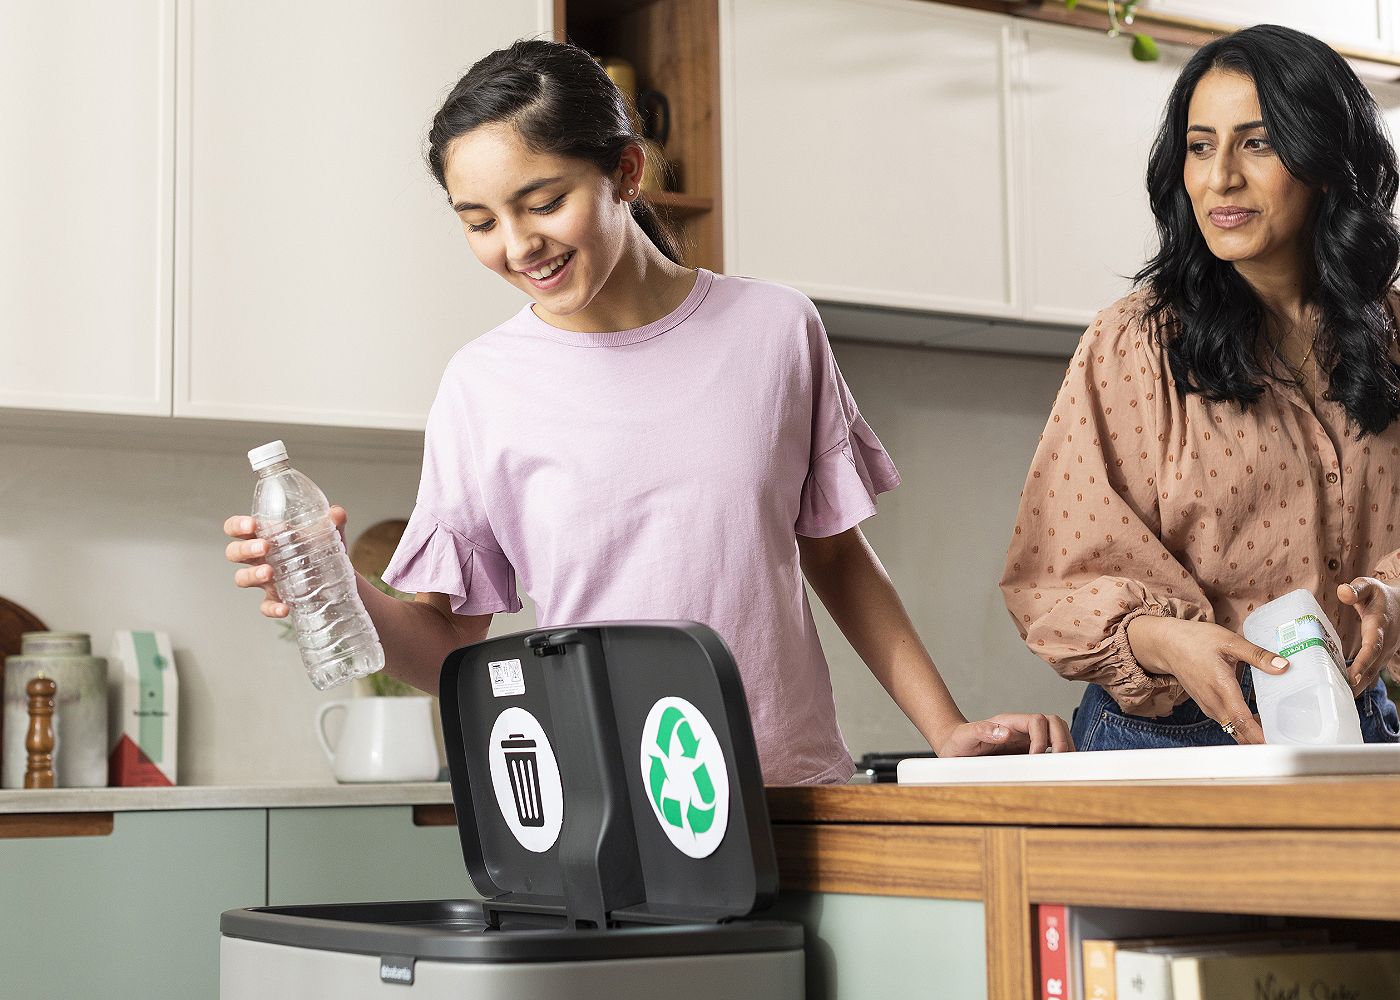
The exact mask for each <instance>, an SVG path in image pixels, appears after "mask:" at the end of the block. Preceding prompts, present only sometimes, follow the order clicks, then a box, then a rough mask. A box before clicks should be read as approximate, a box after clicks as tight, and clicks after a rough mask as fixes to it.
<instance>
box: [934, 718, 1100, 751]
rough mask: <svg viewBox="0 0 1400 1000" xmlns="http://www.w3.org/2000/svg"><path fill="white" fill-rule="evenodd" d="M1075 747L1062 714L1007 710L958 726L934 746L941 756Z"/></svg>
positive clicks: (1061, 749)
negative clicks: (1061, 716) (988, 717)
mask: <svg viewBox="0 0 1400 1000" xmlns="http://www.w3.org/2000/svg"><path fill="white" fill-rule="evenodd" d="M1073 749H1074V740H1073V739H1071V738H1070V735H1069V726H1067V725H1065V720H1064V719H1062V718H1060V717H1059V716H1058V715H1040V714H1037V713H1034V712H1029V713H1025V712H1003V713H1002V714H1001V715H994V716H992V717H991V718H990V719H983V720H981V721H979V722H964V723H963V724H962V725H960V726H956V727H954V728H953V730H952V731H951V732H950V733H949V734H948V735H947V736H946V737H944V739H943V743H942V745H941V746H937V747H934V750H935V751H936V752H937V753H938V756H940V757H983V756H986V755H988V754H1000V753H1065V752H1066V751H1069V750H1073Z"/></svg>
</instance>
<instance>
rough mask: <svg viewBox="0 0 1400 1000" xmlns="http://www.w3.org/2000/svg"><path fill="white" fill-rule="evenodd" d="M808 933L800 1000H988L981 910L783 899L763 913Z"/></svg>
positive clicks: (944, 903) (825, 896)
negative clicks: (870, 999)
mask: <svg viewBox="0 0 1400 1000" xmlns="http://www.w3.org/2000/svg"><path fill="white" fill-rule="evenodd" d="M764 916H765V917H772V918H774V919H777V920H796V921H798V922H799V923H801V924H802V925H803V926H804V927H805V928H806V930H807V1000H836V998H840V1000H846V998H849V997H899V998H901V1000H915V998H918V997H927V998H929V1000H934V998H948V997H957V998H958V1000H978V998H982V997H985V996H986V995H987V944H986V936H985V922H984V917H983V910H982V904H981V903H971V902H964V901H961V900H947V899H906V898H903V897H898V896H848V895H840V894H837V893H812V892H784V893H781V894H780V895H779V897H778V903H777V906H775V907H774V908H773V909H772V910H770V911H768V912H767V913H765V914H764Z"/></svg>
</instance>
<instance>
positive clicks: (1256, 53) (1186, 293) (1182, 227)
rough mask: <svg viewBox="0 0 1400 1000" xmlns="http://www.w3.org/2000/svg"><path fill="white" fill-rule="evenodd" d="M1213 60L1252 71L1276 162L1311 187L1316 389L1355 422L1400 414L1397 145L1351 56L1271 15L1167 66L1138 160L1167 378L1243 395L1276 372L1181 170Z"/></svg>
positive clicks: (1251, 306)
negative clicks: (1157, 118)
mask: <svg viewBox="0 0 1400 1000" xmlns="http://www.w3.org/2000/svg"><path fill="white" fill-rule="evenodd" d="M1212 69H1219V70H1227V71H1230V72H1234V73H1241V74H1244V75H1245V76H1248V77H1249V78H1250V79H1251V80H1253V81H1254V87H1255V90H1256V91H1257V92H1258V95H1259V107H1260V110H1261V111H1262V113H1263V121H1264V126H1265V128H1266V129H1267V130H1268V133H1269V140H1270V142H1271V143H1272V144H1273V146H1274V149H1275V150H1276V151H1277V152H1278V156H1279V158H1280V159H1281V160H1282V161H1283V165H1284V167H1285V168H1287V170H1288V172H1289V173H1291V174H1292V175H1293V176H1294V177H1297V178H1298V179H1299V180H1301V181H1302V182H1303V183H1305V184H1307V185H1308V186H1309V187H1312V188H1313V189H1314V190H1315V191H1316V201H1315V203H1314V206H1313V209H1312V213H1311V215H1310V218H1309V221H1308V230H1307V232H1306V233H1305V236H1304V238H1305V240H1307V245H1308V246H1309V248H1310V250H1311V253H1310V255H1309V268H1310V273H1309V274H1308V275H1307V279H1308V282H1309V292H1308V299H1309V302H1310V303H1311V304H1312V305H1313V307H1314V308H1315V309H1316V310H1317V312H1318V314H1319V316H1320V326H1319V330H1318V340H1317V344H1316V347H1315V348H1314V350H1315V351H1316V354H1317V358H1318V362H1319V364H1320V366H1321V368H1322V371H1324V372H1325V373H1327V376H1328V388H1327V392H1326V398H1328V399H1332V400H1336V401H1337V402H1340V403H1341V404H1342V405H1343V406H1344V407H1345V408H1346V411H1347V415H1348V416H1349V417H1350V419H1351V421H1353V422H1354V423H1355V424H1356V425H1357V427H1358V428H1359V429H1360V430H1361V432H1362V433H1363V434H1375V433H1379V432H1380V431H1383V430H1385V429H1386V428H1387V427H1388V426H1390V424H1391V422H1392V421H1394V420H1395V418H1396V416H1397V415H1400V371H1397V366H1396V365H1395V364H1394V363H1393V362H1392V361H1391V360H1390V356H1389V347H1390V343H1391V339H1392V337H1393V336H1394V327H1393V323H1392V320H1391V317H1390V314H1389V311H1388V309H1387V302H1386V299H1387V296H1388V294H1389V291H1390V286H1391V285H1392V283H1393V282H1394V281H1395V279H1396V274H1397V264H1398V263H1400V233H1398V232H1397V229H1396V224H1395V221H1394V219H1393V218H1392V217H1391V205H1392V203H1393V202H1394V200H1395V194H1396V186H1397V176H1398V175H1397V168H1396V158H1395V150H1394V149H1393V148H1392V147H1391V144H1390V140H1389V138H1388V136H1387V134H1386V131H1385V127H1384V126H1383V125H1382V123H1381V118H1380V114H1379V112H1378V111H1377V109H1376V102H1375V101H1374V100H1373V99H1372V97H1371V95H1370V93H1369V92H1368V91H1367V90H1366V88H1365V87H1364V86H1363V85H1362V83H1361V81H1360V80H1358V79H1357V78H1356V74H1355V73H1353V72H1352V70H1351V67H1350V66H1348V65H1347V64H1346V62H1345V61H1344V60H1343V59H1342V58H1341V57H1340V56H1339V55H1337V53H1336V52H1334V51H1332V49H1330V48H1329V47H1328V46H1327V45H1325V44H1324V43H1322V42H1320V41H1318V40H1317V39H1316V38H1313V37H1311V36H1310V35H1305V34H1303V33H1302V32H1299V31H1293V30H1292V29H1289V28H1282V27H1279V26H1277V25H1273V24H1261V25H1258V26H1256V27H1252V28H1245V29H1244V30H1243V31H1237V32H1235V33H1234V34H1231V35H1226V36H1225V37H1223V38H1218V39H1216V40H1215V41H1212V42H1210V43H1209V44H1207V45H1205V46H1203V47H1202V48H1201V49H1200V50H1199V51H1197V52H1196V54H1195V55H1194V56H1192V57H1191V60H1190V61H1189V62H1188V63H1187V64H1186V66H1185V67H1184V68H1183V69H1182V71H1181V75H1180V76H1179V77H1178V78H1177V81H1176V85H1175V86H1174V87H1173V88H1172V91H1171V96H1170V97H1168V98H1167V106H1166V111H1165V113H1164V114H1163V117H1162V124H1161V129H1160V131H1159V132H1158V134H1157V139H1156V142H1155V143H1154V145H1153V147H1152V155H1151V157H1150V159H1149V161H1148V166H1147V192H1148V196H1149V198H1150V200H1151V204H1152V213H1153V215H1155V216H1156V218H1157V233H1158V237H1159V241H1160V249H1159V250H1158V252H1157V254H1156V256H1154V257H1153V258H1152V259H1151V260H1150V261H1148V263H1147V266H1146V267H1144V268H1143V269H1142V271H1141V272H1139V273H1138V274H1137V276H1136V280H1137V281H1138V282H1139V283H1145V284H1146V286H1147V288H1148V291H1149V295H1148V308H1147V317H1146V318H1147V320H1148V324H1149V328H1150V329H1151V330H1152V331H1153V333H1154V336H1156V337H1157V338H1158V340H1159V342H1160V343H1162V344H1163V345H1164V346H1165V348H1166V351H1167V356H1168V359H1169V361H1170V363H1171V369H1172V374H1173V376H1175V378H1176V380H1177V383H1178V384H1179V385H1181V386H1183V387H1184V388H1185V389H1186V391H1188V392H1198V393H1200V394H1201V395H1203V396H1204V397H1205V398H1207V399H1213V400H1232V401H1234V402H1236V403H1239V404H1240V406H1241V407H1243V408H1245V409H1248V408H1249V407H1250V406H1251V405H1252V404H1253V403H1254V402H1255V401H1257V400H1258V399H1259V397H1260V395H1261V394H1262V393H1263V392H1264V387H1265V381H1266V379H1267V378H1268V377H1270V376H1271V375H1272V374H1274V373H1275V372H1276V368H1275V367H1274V366H1272V365H1270V364H1268V363H1267V362H1265V361H1263V360H1262V355H1263V354H1264V353H1265V352H1263V351H1261V350H1260V347H1261V341H1260V340H1259V339H1258V338H1259V337H1261V336H1267V334H1266V333H1265V330H1264V328H1265V320H1266V319H1267V317H1266V314H1265V307H1264V305H1263V303H1262V302H1261V301H1260V300H1259V298H1258V296H1257V295H1255V293H1254V291H1253V290H1252V289H1251V288H1250V286H1249V284H1248V283H1247V282H1246V281H1245V280H1244V279H1243V278H1242V277H1241V276H1240V275H1239V273H1238V272H1237V271H1236V270H1235V268H1234V266H1233V265H1232V264H1230V263H1229V262H1228V261H1223V260H1220V259H1219V258H1217V257H1216V256H1215V255H1214V254H1212V253H1211V252H1210V249H1209V248H1208V247H1207V245H1206V241H1205V237H1204V236H1203V235H1202V233H1201V230H1200V227H1199V226H1198V225H1197V223H1196V217H1195V214H1194V213H1193V212H1192V210H1191V199H1190V197H1189V196H1188V195H1187V192H1186V186H1185V184H1184V182H1183V180H1182V169H1183V165H1184V164H1185V162H1186V155H1187V148H1186V146H1187V143H1186V128H1187V125H1188V124H1189V123H1188V122H1187V120H1186V117H1187V110H1188V108H1189V106H1190V104H1191V96H1192V94H1193V93H1195V90H1196V85H1197V84H1198V83H1199V82H1200V80H1201V77H1203V76H1204V75H1205V74H1206V73H1207V71H1209V70H1212Z"/></svg>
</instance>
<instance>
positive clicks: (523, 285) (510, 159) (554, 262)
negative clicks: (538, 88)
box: [443, 125, 636, 317]
mask: <svg viewBox="0 0 1400 1000" xmlns="http://www.w3.org/2000/svg"><path fill="white" fill-rule="evenodd" d="M625 172H626V164H625V163H624V166H623V168H622V170H621V173H622V174H624V175H625ZM443 173H444V179H445V180H446V182H447V193H448V197H449V198H450V199H451V201H452V207H453V210H454V211H456V213H457V217H458V218H459V219H461V220H462V228H463V229H464V230H465V231H466V234H467V242H468V243H470V244H471V248H472V252H473V253H474V254H476V259H477V260H479V261H481V263H483V264H485V265H486V266H487V267H489V268H490V269H491V270H493V271H495V272H496V273H497V274H499V275H500V276H501V277H502V278H505V279H506V281H508V282H510V283H511V284H512V285H515V286H516V287H517V288H519V289H520V290H521V291H523V292H525V293H526V294H527V295H529V296H530V298H532V299H534V300H535V303H536V306H537V309H538V310H540V311H543V312H544V313H546V314H550V315H553V316H558V317H564V316H570V315H573V314H575V313H578V312H579V311H580V310H583V309H585V308H587V306H588V305H589V303H591V302H592V301H593V299H594V297H595V296H596V295H597V294H598V292H599V291H600V290H601V289H602V288H603V286H604V285H605V284H606V283H607V280H608V277H609V276H610V275H611V274H612V272H613V269H614V268H615V267H616V266H617V262H618V260H619V259H620V258H621V256H622V253H623V249H624V246H625V241H626V238H627V232H628V229H627V227H628V225H629V224H630V222H631V209H630V208H629V206H628V203H627V201H626V200H625V199H624V197H623V191H622V189H623V188H625V186H626V181H625V180H623V179H617V178H609V177H605V176H604V175H603V174H602V172H601V171H599V170H598V168H597V167H595V166H594V165H593V164H591V163H589V162H587V161H585V160H578V159H572V158H567V157H559V156H553V155H551V154H548V153H535V152H532V151H531V150H530V149H529V147H527V146H526V145H525V143H524V142H523V141H522V140H521V138H520V135H519V133H518V132H516V130H515V129H514V128H512V127H510V126H509V125H486V126H482V127H481V128H478V129H475V130H473V131H471V132H468V133H467V134H466V135H464V136H462V137H460V138H458V139H456V140H454V141H453V143H452V144H451V145H450V146H449V147H448V149H447V155H446V157H445V163H444V170H443ZM631 186H632V187H633V188H635V187H636V184H635V182H633V183H632V185H631Z"/></svg>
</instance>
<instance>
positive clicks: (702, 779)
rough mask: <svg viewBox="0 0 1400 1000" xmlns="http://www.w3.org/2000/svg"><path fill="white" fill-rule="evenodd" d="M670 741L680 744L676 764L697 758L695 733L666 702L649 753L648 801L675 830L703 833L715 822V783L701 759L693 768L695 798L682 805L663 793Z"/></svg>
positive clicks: (677, 710) (682, 716)
mask: <svg viewBox="0 0 1400 1000" xmlns="http://www.w3.org/2000/svg"><path fill="white" fill-rule="evenodd" d="M673 740H674V742H676V743H678V744H679V749H680V757H681V762H679V763H682V764H683V762H684V761H686V760H690V761H694V760H695V759H696V754H697V753H698V752H699V749H700V738H699V737H698V736H696V735H695V730H694V729H693V728H692V727H691V725H690V721H689V720H688V719H687V718H686V717H685V713H684V712H682V711H681V710H680V709H679V708H677V707H676V706H675V705H669V706H667V707H666V710H665V711H664V712H663V713H662V715H661V721H660V723H659V724H658V726H657V728H656V747H655V750H653V751H652V752H651V770H650V771H649V772H648V775H647V788H648V790H649V791H650V793H651V800H652V802H653V803H655V805H656V808H657V809H658V810H660V812H661V815H662V816H663V817H664V818H665V820H666V822H667V823H669V824H670V825H671V826H673V827H675V828H676V829H677V830H689V831H690V832H691V833H692V834H701V833H705V832H706V831H707V830H709V829H710V827H711V826H712V825H713V824H714V821H715V803H716V798H717V796H716V794H715V785H714V782H713V781H712V780H711V778H710V772H709V768H708V766H707V765H706V764H705V762H704V761H701V762H700V763H699V764H698V765H696V766H695V768H694V770H693V771H692V774H693V776H694V780H695V797H694V798H692V799H691V801H689V802H687V803H685V804H684V807H682V803H681V801H680V800H679V799H678V798H673V797H671V796H668V795H667V794H666V765H667V763H668V762H671V761H674V760H675V758H674V757H673V755H672V745H671V744H672V741H673ZM657 751H659V753H657ZM682 816H684V818H682Z"/></svg>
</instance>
